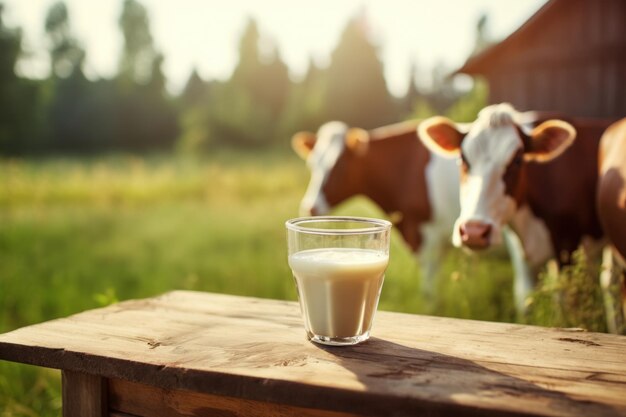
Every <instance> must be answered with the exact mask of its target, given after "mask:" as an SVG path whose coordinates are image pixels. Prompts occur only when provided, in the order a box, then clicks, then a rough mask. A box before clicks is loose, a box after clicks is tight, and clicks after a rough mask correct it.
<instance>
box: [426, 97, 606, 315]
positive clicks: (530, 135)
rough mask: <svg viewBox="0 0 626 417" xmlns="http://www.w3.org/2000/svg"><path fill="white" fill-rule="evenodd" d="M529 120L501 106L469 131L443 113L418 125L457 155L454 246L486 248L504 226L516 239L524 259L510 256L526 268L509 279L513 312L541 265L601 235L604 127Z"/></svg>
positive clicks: (432, 143)
mask: <svg viewBox="0 0 626 417" xmlns="http://www.w3.org/2000/svg"><path fill="white" fill-rule="evenodd" d="M528 118H529V114H528V113H520V112H517V111H516V110H515V109H514V108H513V107H512V106H511V105H509V104H499V105H493V106H488V107H486V108H484V109H483V110H482V111H481V112H480V113H479V115H478V118H477V120H476V121H475V122H473V123H472V124H471V125H470V128H469V129H460V128H459V127H458V126H457V125H456V124H455V123H454V122H452V121H450V120H448V119H445V118H443V117H435V118H431V119H428V120H425V121H424V122H423V123H422V124H421V125H420V128H419V131H420V135H419V136H420V138H421V139H422V140H423V141H424V143H425V144H426V145H427V146H428V147H429V148H430V149H432V150H433V151H436V152H439V153H442V154H447V155H449V156H450V155H457V156H460V160H461V185H460V197H461V214H460V215H459V217H458V219H457V220H456V223H455V226H454V228H453V236H452V241H453V244H454V245H456V246H464V247H467V248H470V249H473V250H480V249H486V248H489V247H491V246H492V245H494V244H497V243H499V242H500V240H501V231H505V232H507V231H508V230H509V228H510V230H512V231H513V233H510V232H509V233H505V234H504V236H505V238H506V239H507V240H518V241H519V242H520V244H521V246H522V248H523V256H522V257H519V258H517V259H516V258H515V257H513V261H514V262H517V263H521V265H518V266H517V267H515V269H516V270H517V271H519V270H523V269H524V265H523V264H526V265H528V273H527V274H516V277H515V287H514V294H515V301H516V306H517V308H518V311H520V310H522V311H523V310H524V306H525V302H526V297H527V295H529V292H530V291H531V290H532V288H533V285H534V281H535V279H534V278H535V276H536V272H537V270H538V268H539V267H541V266H542V265H544V264H545V262H546V261H548V260H549V259H550V258H554V257H556V259H557V261H558V263H559V264H560V265H563V264H567V263H569V262H570V260H571V255H572V253H573V251H574V250H576V249H577V248H578V247H579V245H580V244H581V242H582V240H583V238H584V237H586V236H589V237H590V238H592V240H598V239H599V238H600V237H601V236H602V230H601V227H600V223H599V220H598V216H597V210H596V205H595V195H596V188H597V180H598V165H597V164H598V163H597V158H596V157H595V155H597V151H598V145H599V139H600V136H601V132H602V130H601V129H602V128H603V127H598V126H591V127H589V128H587V127H585V126H580V127H579V126H572V125H571V124H570V123H567V122H565V121H562V120H556V119H552V120H546V121H544V122H542V123H538V122H531V123H526V122H525V120H526V119H528ZM604 127H605V126H604ZM577 131H578V138H577V139H576V140H574V139H575V137H576V133H577ZM507 243H509V242H507Z"/></svg>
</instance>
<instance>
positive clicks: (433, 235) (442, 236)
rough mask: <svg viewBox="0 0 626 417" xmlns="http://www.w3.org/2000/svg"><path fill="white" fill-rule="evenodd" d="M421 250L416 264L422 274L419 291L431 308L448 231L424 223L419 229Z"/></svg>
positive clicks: (434, 298) (435, 295)
mask: <svg viewBox="0 0 626 417" xmlns="http://www.w3.org/2000/svg"><path fill="white" fill-rule="evenodd" d="M421 235H422V237H423V240H422V248H421V250H420V252H419V255H418V262H419V265H420V269H421V272H422V285H421V291H422V296H423V297H424V299H425V300H426V301H427V302H428V303H429V304H430V305H431V306H432V305H434V301H435V300H436V297H437V284H436V278H437V273H438V272H439V268H440V266H441V262H442V260H443V255H444V246H445V242H446V240H447V239H448V238H449V235H450V232H449V231H448V230H445V231H443V230H441V228H440V227H437V226H436V225H435V224H434V223H424V224H422V227H421Z"/></svg>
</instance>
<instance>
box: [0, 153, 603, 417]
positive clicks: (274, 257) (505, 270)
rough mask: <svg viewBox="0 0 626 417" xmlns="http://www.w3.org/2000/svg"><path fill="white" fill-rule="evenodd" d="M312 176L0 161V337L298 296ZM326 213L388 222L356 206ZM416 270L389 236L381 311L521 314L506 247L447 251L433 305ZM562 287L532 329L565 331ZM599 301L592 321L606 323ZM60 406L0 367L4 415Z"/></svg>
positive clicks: (255, 164) (130, 162)
mask: <svg viewBox="0 0 626 417" xmlns="http://www.w3.org/2000/svg"><path fill="white" fill-rule="evenodd" d="M307 182H308V172H307V171H306V168H305V166H304V164H303V163H302V161H300V160H299V159H297V157H295V156H293V155H291V154H289V153H280V152H275V151H274V152H261V153H245V154H241V153H234V152H226V151H221V152H218V153H216V154H213V155H211V156H207V157H203V158H198V159H194V158H190V157H186V158H177V157H171V156H167V157H166V156H151V157H146V158H137V157H131V156H119V155H118V156H107V157H99V158H92V159H90V158H82V159H73V158H54V159H41V160H30V159H29V160H11V159H4V160H0V332H5V331H9V330H12V329H15V328H17V327H21V326H25V325H28V324H33V323H37V322H40V321H44V320H48V319H52V318H55V317H61V316H66V315H69V314H72V313H76V312H79V311H81V310H85V309H89V308H95V307H98V306H102V305H106V304H109V303H111V302H115V301H117V300H124V299H129V298H138V297H148V296H152V295H155V294H159V293H162V292H165V291H168V290H172V289H189V290H199V291H213V292H223V293H230V294H242V295H249V296H257V297H267V298H280V299H290V300H295V299H296V293H295V287H294V285H293V281H292V278H291V275H290V271H289V269H288V267H287V262H286V242H285V230H284V221H285V220H286V219H288V218H290V217H295V216H296V215H297V214H298V213H297V208H298V203H299V199H300V197H301V196H302V194H303V192H304V189H305V187H306V184H307ZM334 214H353V215H366V216H376V217H380V216H384V215H383V214H382V213H381V212H380V211H378V209H377V208H376V207H375V206H373V205H372V204H371V203H369V202H368V201H367V200H365V199H363V198H355V199H352V200H349V201H348V202H346V203H344V204H343V205H341V206H340V207H338V208H337V209H336V211H335V212H334ZM576 271H577V270H576ZM576 271H574V272H573V273H570V275H571V276H574V277H577V276H580V275H581V274H578V275H577V273H576ZM419 275H420V274H419V269H418V265H417V264H416V262H415V260H414V258H413V257H412V255H411V254H410V253H409V252H408V251H407V249H406V248H405V247H404V245H403V243H402V241H401V239H400V238H399V235H397V234H394V236H393V241H392V249H391V260H390V265H389V268H388V270H387V275H386V280H385V284H384V287H383V292H382V296H381V301H380V308H381V309H385V310H393V311H403V312H411V313H429V314H437V315H444V316H451V317H463V318H472V319H480V320H494V321H514V319H515V315H514V310H513V304H512V300H511V269H510V266H509V263H508V258H507V255H506V253H504V252H502V251H495V252H493V253H491V254H489V255H487V256H484V257H482V258H480V259H479V258H477V257H474V256H468V255H464V254H462V253H460V252H458V251H454V250H452V251H450V252H449V254H448V256H447V258H446V261H445V264H444V265H442V267H441V272H440V276H439V280H438V286H439V294H440V296H439V298H438V300H437V302H436V305H435V307H434V310H427V309H426V307H425V305H426V303H425V302H424V300H422V299H421V297H420V292H419V288H420V277H419ZM570 275H568V277H569V276H570ZM559 279H560V278H558V279H554V280H553V284H551V285H552V286H551V287H548V286H544V291H543V292H540V293H538V294H537V300H538V301H540V302H538V303H537V305H540V306H541V309H538V310H537V311H536V314H534V315H533V317H531V318H530V319H529V321H530V322H533V323H539V324H557V325H559V324H562V323H563V321H562V319H563V316H564V313H563V310H562V308H555V307H554V306H552V305H551V302H552V300H553V299H554V297H553V294H554V290H553V289H554V288H558V285H559ZM568 279H570V278H568ZM594 291H595V290H594ZM594 300H595V298H593V299H592V301H594ZM596 307H597V306H596V305H595V304H593V303H592V305H591V307H589V309H590V311H592V312H595V313H593V314H595V316H593V317H592V318H591V319H590V320H596V321H597V323H601V316H598V314H597V311H598V310H597V308H596ZM589 314H592V313H589ZM598 317H599V318H598ZM585 319H587V318H585ZM559 320H561V321H559ZM581 320H582V319H581ZM568 324H569V323H568ZM575 324H580V323H575ZM598 326H599V324H598ZM600 330H601V329H600ZM415 331H416V332H419V329H415ZM303 337H304V336H303ZM60 406H61V404H60V376H59V373H58V372H57V371H51V370H44V369H38V368H34V367H30V366H24V365H17V364H12V363H7V362H0V417H9V416H10V417H15V416H57V415H60Z"/></svg>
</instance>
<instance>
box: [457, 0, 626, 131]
mask: <svg viewBox="0 0 626 417" xmlns="http://www.w3.org/2000/svg"><path fill="white" fill-rule="evenodd" d="M457 73H464V74H469V75H471V76H483V77H485V78H486V79H487V81H488V83H489V91H490V92H489V102H490V103H499V102H505V101H506V102H509V103H511V104H513V105H514V106H515V107H516V108H518V109H520V110H546V111H559V112H565V113H566V114H568V115H570V116H575V117H594V118H595V117H599V118H611V119H612V118H618V117H624V116H626V1H625V0H549V1H548V2H547V3H546V4H545V5H544V6H543V7H542V8H541V9H539V11H537V13H535V14H534V15H533V16H532V17H531V18H530V19H528V20H527V21H526V22H525V23H524V24H523V25H522V26H521V27H520V28H519V29H518V30H517V31H515V32H514V33H512V34H511V35H510V36H509V37H508V38H506V39H505V40H503V41H502V42H500V43H498V44H495V45H493V46H491V47H489V48H487V49H485V50H483V51H482V52H480V53H479V54H477V55H474V56H472V57H470V58H469V59H468V60H467V62H466V63H465V65H463V67H462V68H460V69H459V70H457Z"/></svg>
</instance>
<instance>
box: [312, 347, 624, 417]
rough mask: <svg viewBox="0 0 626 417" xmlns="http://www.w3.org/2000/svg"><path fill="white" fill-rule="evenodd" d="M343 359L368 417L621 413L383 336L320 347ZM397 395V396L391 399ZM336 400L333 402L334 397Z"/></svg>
mask: <svg viewBox="0 0 626 417" xmlns="http://www.w3.org/2000/svg"><path fill="white" fill-rule="evenodd" d="M316 346H317V347H318V348H319V349H321V350H324V351H325V352H328V353H329V354H331V355H333V356H334V357H336V358H338V363H340V364H341V365H342V366H343V367H345V368H346V369H348V370H349V371H351V372H353V373H354V374H355V375H356V377H357V378H358V380H359V381H360V382H362V383H363V385H364V386H365V388H366V390H367V391H368V392H367V395H365V396H363V395H361V396H358V397H356V396H355V398H354V404H351V410H352V411H354V410H359V412H363V413H366V414H369V415H397V416H403V415H429V416H430V415H434V416H437V415H454V416H467V415H471V416H489V415H502V414H503V413H506V415H513V416H516V415H517V416H523V415H531V414H532V415H537V414H538V413H539V414H543V413H545V414H548V415H561V414H571V413H572V411H575V412H574V414H579V415H588V416H600V415H608V414H610V415H613V414H615V413H616V410H614V409H613V408H611V407H609V406H606V405H603V404H596V403H591V402H589V401H584V400H576V399H574V398H571V397H569V396H568V395H567V394H565V393H562V392H559V391H554V390H550V389H546V388H543V387H540V386H538V385H536V384H533V383H531V382H528V381H525V380H523V379H520V378H517V377H513V376H510V375H507V374H504V373H502V372H498V371H494V370H490V369H488V368H485V367H484V366H482V365H479V364H477V363H476V362H473V361H471V360H467V359H462V358H458V357H455V356H450V355H444V354H441V353H437V352H432V351H428V350H422V349H415V348H410V347H407V346H402V345H399V344H397V343H393V342H389V341H386V340H383V339H379V338H375V337H373V338H371V339H370V340H368V341H367V342H365V343H362V344H360V345H356V346H349V347H331V346H321V345H316ZM391 392H393V394H394V395H393V396H389V395H386V394H387V393H391ZM331 400H332V399H331Z"/></svg>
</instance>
